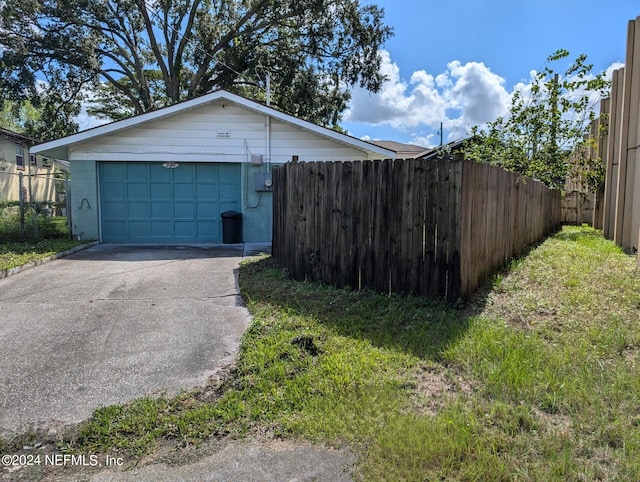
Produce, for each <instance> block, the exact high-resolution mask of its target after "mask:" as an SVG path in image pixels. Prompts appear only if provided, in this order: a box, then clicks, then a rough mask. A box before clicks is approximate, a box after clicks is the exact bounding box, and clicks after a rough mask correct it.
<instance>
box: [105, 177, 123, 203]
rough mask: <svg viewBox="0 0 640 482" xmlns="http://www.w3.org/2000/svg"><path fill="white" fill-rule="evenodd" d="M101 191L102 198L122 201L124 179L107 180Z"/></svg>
mask: <svg viewBox="0 0 640 482" xmlns="http://www.w3.org/2000/svg"><path fill="white" fill-rule="evenodd" d="M103 186H104V187H103V189H102V191H101V193H100V194H101V195H102V199H103V200H105V201H121V200H122V199H124V197H125V194H124V189H125V185H124V184H122V181H119V182H105V183H104V184H103Z"/></svg>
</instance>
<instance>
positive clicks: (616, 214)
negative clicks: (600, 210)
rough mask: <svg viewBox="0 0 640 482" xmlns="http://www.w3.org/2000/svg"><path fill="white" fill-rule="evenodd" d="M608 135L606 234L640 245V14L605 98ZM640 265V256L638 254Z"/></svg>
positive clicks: (629, 245)
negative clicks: (622, 65) (625, 52)
mask: <svg viewBox="0 0 640 482" xmlns="http://www.w3.org/2000/svg"><path fill="white" fill-rule="evenodd" d="M601 112H603V113H605V114H606V119H607V121H608V131H607V133H608V135H607V142H606V150H605V151H603V156H602V157H603V160H604V161H605V162H606V166H607V175H606V180H605V192H604V219H603V228H602V231H603V234H604V236H605V237H606V238H608V239H613V240H614V241H615V243H616V244H618V245H619V246H622V247H624V248H626V249H628V250H638V249H639V248H640V17H637V18H636V19H635V20H631V21H629V24H628V30H627V54H626V60H625V66H624V68H622V69H618V70H615V71H614V72H613V75H612V79H611V98H610V99H608V100H606V101H603V103H602V104H601ZM638 266H640V257H639V258H638Z"/></svg>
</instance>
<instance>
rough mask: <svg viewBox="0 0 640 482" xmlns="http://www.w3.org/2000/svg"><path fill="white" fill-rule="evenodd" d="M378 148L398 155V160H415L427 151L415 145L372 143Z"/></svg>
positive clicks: (384, 142) (390, 142)
mask: <svg viewBox="0 0 640 482" xmlns="http://www.w3.org/2000/svg"><path fill="white" fill-rule="evenodd" d="M370 142H371V143H372V144H375V145H376V146H378V147H383V148H385V149H389V150H390V151H393V152H395V153H396V156H395V158H396V159H414V158H415V157H416V156H417V155H419V154H422V153H423V152H425V151H427V150H428V149H427V148H426V147H422V146H417V145H415V144H403V143H401V142H396V141H378V140H375V141H370Z"/></svg>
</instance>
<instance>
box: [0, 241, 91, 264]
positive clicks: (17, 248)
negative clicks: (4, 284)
mask: <svg viewBox="0 0 640 482" xmlns="http://www.w3.org/2000/svg"><path fill="white" fill-rule="evenodd" d="M80 244H82V242H80V241H69V240H67V239H59V238H58V239H56V238H54V239H43V240H40V241H26V242H12V243H1V244H0V270H4V269H11V268H15V267H17V266H22V265H24V264H27V263H30V262H32V261H38V260H40V259H44V258H48V257H49V256H51V255H54V254H56V253H60V252H62V251H66V250H68V249H71V248H73V247H74V246H78V245H80Z"/></svg>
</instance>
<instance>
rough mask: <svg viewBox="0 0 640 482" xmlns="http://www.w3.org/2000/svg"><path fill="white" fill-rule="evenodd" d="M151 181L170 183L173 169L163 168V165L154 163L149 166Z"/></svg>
mask: <svg viewBox="0 0 640 482" xmlns="http://www.w3.org/2000/svg"><path fill="white" fill-rule="evenodd" d="M149 179H150V180H151V181H164V182H170V181H171V179H172V177H171V169H167V168H164V167H162V164H159V163H154V164H150V165H149Z"/></svg>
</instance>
